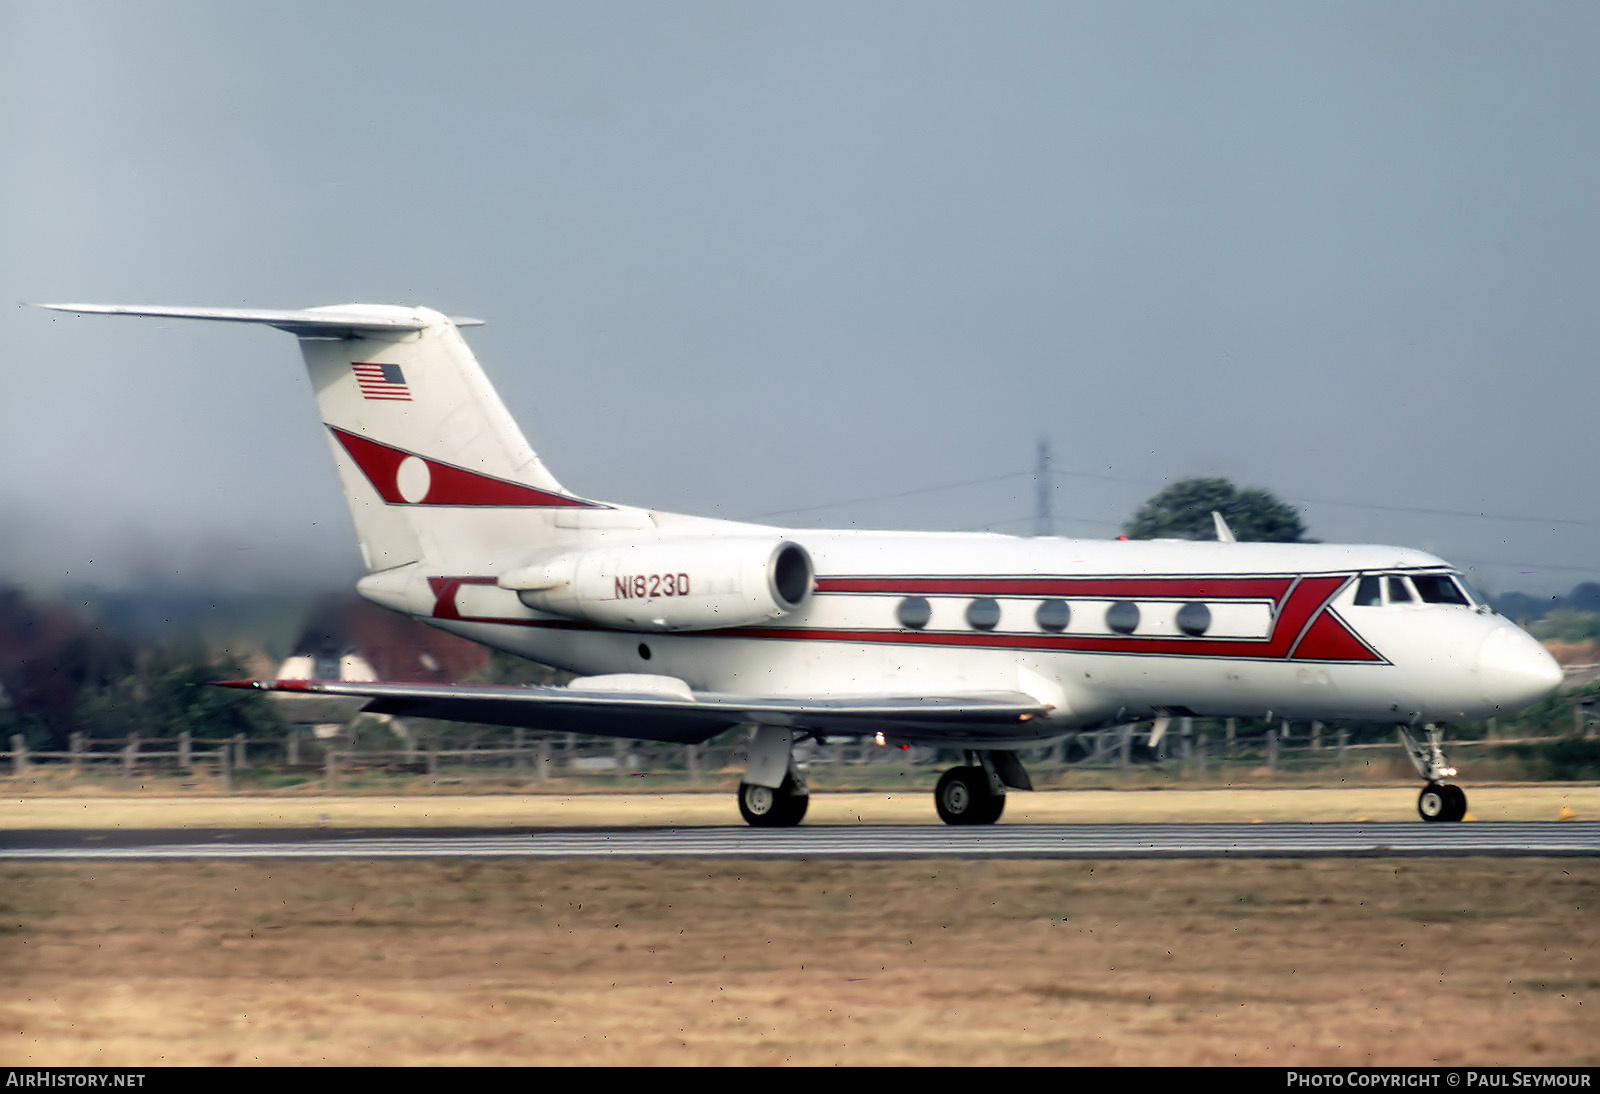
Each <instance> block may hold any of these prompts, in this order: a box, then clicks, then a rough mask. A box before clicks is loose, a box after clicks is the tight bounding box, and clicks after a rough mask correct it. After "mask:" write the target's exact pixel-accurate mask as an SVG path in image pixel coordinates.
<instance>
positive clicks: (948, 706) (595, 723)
mask: <svg viewBox="0 0 1600 1094" xmlns="http://www.w3.org/2000/svg"><path fill="white" fill-rule="evenodd" d="M221 686H223V687H235V688H250V689H254V690H259V691H272V692H283V693H287V694H294V695H326V696H343V697H349V698H360V699H366V700H367V704H366V706H364V707H363V708H362V709H363V710H364V711H367V712H370V713H373V714H393V715H396V716H398V717H413V718H442V719H446V720H449V721H456V722H481V723H484V724H487V725H499V726H526V727H528V728H531V729H543V730H554V731H557V732H564V733H592V734H596V735H599V736H603V737H631V738H636V739H638V740H645V741H670V742H674V743H678V744H698V743H699V742H701V741H706V740H709V739H710V738H712V737H715V736H716V735H717V734H718V733H721V732H723V731H724V730H727V729H732V728H733V727H735V726H740V725H751V724H757V725H776V726H791V727H794V728H796V729H800V730H805V731H809V732H815V733H819V734H827V735H833V736H843V737H865V736H871V735H872V734H875V733H879V732H882V733H888V734H890V735H892V736H896V737H900V738H911V739H917V740H925V741H929V742H937V741H940V740H970V739H972V738H982V737H989V736H993V737H994V738H995V739H996V740H997V741H999V740H1014V739H1019V738H1022V739H1032V738H1035V737H1037V736H1039V734H1037V733H1035V732H1032V731H1030V729H1029V727H1028V723H1029V722H1031V721H1033V720H1034V719H1035V718H1040V717H1043V716H1044V715H1046V714H1048V713H1049V712H1050V709H1051V708H1050V707H1049V706H1047V705H1045V704H1043V703H1041V702H1039V701H1038V700H1037V699H1035V698H1034V697H1033V696H1031V695H1027V694H1025V693H1023V692H978V693H971V694H966V695H949V696H925V695H915V696H895V695H862V696H838V695H830V696H819V697H815V698H806V697H796V696H781V697H780V696H754V695H735V694H727V693H723V692H705V691H702V692H691V691H689V690H688V689H687V688H686V687H685V688H683V689H682V690H681V691H676V690H673V691H662V690H657V689H652V688H644V689H639V690H626V689H618V690H614V689H613V688H611V687H609V686H608V687H597V688H594V689H586V688H582V687H537V686H493V685H471V684H389V683H370V682H357V681H345V680H230V681H227V682H225V683H223V684H222V685H221Z"/></svg>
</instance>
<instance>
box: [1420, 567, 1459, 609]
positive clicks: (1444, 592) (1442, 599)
mask: <svg viewBox="0 0 1600 1094" xmlns="http://www.w3.org/2000/svg"><path fill="white" fill-rule="evenodd" d="M1411 584H1413V585H1415V586H1416V588H1417V595H1418V596H1419V597H1421V598H1422V602H1423V603H1424V604H1460V605H1461V606H1462V607H1467V606H1469V603H1470V602H1469V601H1468V600H1467V598H1466V595H1465V594H1464V593H1462V591H1461V590H1460V589H1459V588H1457V586H1456V583H1455V582H1454V581H1452V580H1450V575H1449V574H1412V575H1411Z"/></svg>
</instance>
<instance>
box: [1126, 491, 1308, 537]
mask: <svg viewBox="0 0 1600 1094" xmlns="http://www.w3.org/2000/svg"><path fill="white" fill-rule="evenodd" d="M1213 510H1215V511H1216V512H1218V513H1221V514H1222V519H1223V520H1225V521H1227V522H1228V527H1229V528H1231V529H1233V534H1234V536H1235V537H1236V538H1238V539H1240V540H1255V541H1259V542H1266V543H1305V542H1307V539H1306V527H1305V525H1304V524H1302V523H1301V521H1300V514H1299V512H1298V511H1297V510H1296V509H1295V508H1294V506H1292V505H1288V504H1286V503H1284V502H1282V501H1279V500H1278V499H1277V498H1276V497H1275V496H1274V495H1273V494H1272V493H1271V492H1270V491H1267V490H1262V489H1260V488H1258V487H1253V486H1252V487H1246V488H1245V489H1243V490H1241V489H1239V488H1238V487H1237V486H1235V485H1233V483H1231V482H1229V481H1228V480H1227V479H1182V480H1180V481H1178V482H1175V483H1173V484H1172V485H1171V486H1169V487H1167V488H1166V489H1165V490H1163V491H1161V492H1160V493H1159V494H1157V495H1156V496H1155V497H1153V498H1151V499H1150V500H1149V501H1147V502H1145V503H1144V505H1142V506H1140V508H1139V511H1138V512H1137V513H1135V514H1134V515H1133V519H1132V520H1130V521H1128V523H1127V524H1125V525H1123V526H1122V530H1123V532H1124V534H1126V535H1127V536H1128V538H1129V539H1215V538H1216V534H1217V533H1216V526H1215V524H1214V523H1213V522H1212V520H1211V513H1212V511H1213Z"/></svg>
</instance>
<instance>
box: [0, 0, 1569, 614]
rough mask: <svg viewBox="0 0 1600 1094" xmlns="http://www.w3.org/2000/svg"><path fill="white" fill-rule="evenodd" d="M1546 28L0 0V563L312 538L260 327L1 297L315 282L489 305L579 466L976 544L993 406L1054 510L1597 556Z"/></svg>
mask: <svg viewBox="0 0 1600 1094" xmlns="http://www.w3.org/2000/svg"><path fill="white" fill-rule="evenodd" d="M1597 42H1600V7H1597V6H1596V5H1594V4H1592V3H1572V4H1556V3H1534V4H1504V3H1495V4H1468V3H1460V2H1441V3H1421V2H1418V3H1404V4H1395V3H1375V4H1360V3H1350V2H1340V3H1330V4H1316V3H1293V4H1284V3H1281V2H1269V3H1262V4H1250V3H1242V2H1238V0H1227V2H1224V3H1211V4H1207V3H1143V4H1140V3H1132V4H1130V3H1110V2H1108V3H1092V4H1090V3H1085V4H1075V3H1064V2H1060V0H1057V2H1050V3H1040V4H1025V3H983V4H977V3H962V4H940V3H930V2H927V0H917V2H911V3H872V2H863V0H853V2H850V3H838V4H834V3H777V2H771V3H765V2H733V3H688V2H684V3H669V2H638V3H603V2H584V3H559V4H554V3H492V4H491V3H480V4H474V3H464V2H460V0H457V2H454V3H404V2H395V0H387V2H383V3H327V2H322V3H296V2H288V0H275V2H274V3H271V4H219V3H161V2H153V0H140V2H139V3H137V4H133V3H120V2H108V3H74V2H66V0H47V2H32V0H0V88H3V97H0V138H3V142H4V143H3V148H4V155H5V164H6V167H5V170H4V171H3V172H0V214H3V216H0V298H3V299H5V300H7V301H9V302H10V304H8V306H7V307H5V308H4V309H0V323H3V324H4V330H3V337H4V340H5V345H6V347H7V359H6V360H5V362H4V365H3V368H4V373H3V374H4V379H5V389H4V391H5V395H4V398H3V399H0V455H3V457H4V466H5V471H4V473H3V474H0V513H3V514H4V516H3V517H0V572H6V571H9V572H11V573H17V574H21V575H23V576H25V577H27V578H29V579H30V580H36V581H58V580H69V581H76V580H91V581H93V580H100V581H113V580H122V579H126V578H127V577H129V576H146V577H150V576H155V575H161V574H167V575H170V576H172V577H173V578H175V579H178V580H188V579H194V580H199V579H200V578H201V577H203V576H206V575H208V574H209V573H210V572H212V571H216V570H219V569H220V570H223V571H225V572H232V573H236V574H237V575H239V576H240V577H241V578H244V577H256V576H260V575H270V576H273V577H275V578H276V579H277V580H281V581H289V580H291V579H292V578H293V577H296V576H298V577H303V578H304V579H306V580H307V581H313V582H315V581H324V580H326V581H337V580H340V579H342V578H344V577H346V576H347V575H348V574H349V573H351V572H353V571H354V570H355V568H356V552H355V548H354V541H353V535H352V533H351V531H350V527H349V522H348V518H347V517H346V515H345V512H344V508H343V503H342V500H341V498H340V496H339V493H338V488H337V485H336V481H335V478H334V475H333V472H332V464H331V461H330V459H329V456H328V452H327V447H326V444H325V442H324V440H323V438H322V436H321V433H320V428H319V426H318V425H317V422H316V418H315V413H314V408H313V406H312V403H311V400H310V395H309V392H308V389H307V384H306V382H305V379H304V375H303V372H302V369H301V366H300V363H299V355H298V352H297V351H296V348H295V345H294V342H293V340H292V339H291V338H290V337H289V336H287V335H284V334H281V333H278V332H276V331H268V330H262V329H254V328H238V327H213V326H210V325H207V324H195V323H179V322H167V323H163V322H157V321H154V320H143V321H140V320H125V319H124V320H119V319H93V318H78V317H70V316H57V315H54V314H52V313H47V312H41V311H38V310H34V309H27V308H22V307H20V306H14V305H16V304H17V303H18V302H22V301H56V300H73V301H80V300H81V301H100V302H114V303H168V304H210V305H227V306H251V307H300V306H310V305H317V304H331V303H341V302H347V301H364V302H377V303H402V304H426V305H429V306H432V307H437V308H439V309H441V310H444V311H447V312H452V313H455V314H464V315H474V316H480V317H482V318H484V319H486V320H488V322H489V325H488V326H487V327H484V328H482V329H480V330H477V331H475V332H472V333H471V334H470V338H471V341H472V342H473V344H474V346H475V348H476V350H477V352H478V356H479V359H480V360H481V361H482V362H483V364H484V366H485V368H486V369H487V371H488V372H489V374H490V377H491V379H492V380H493V381H494V382H495V383H496V384H497V386H498V387H499V389H500V392H501V394H502V395H503V397H504V398H505V400H506V402H507V404H508V405H509V406H510V408H511V410H512V412H513V413H514V414H515V415H516V416H517V417H518V419H519V420H520V421H521V423H522V425H523V428H524V430H525V432H527V434H528V436H529V439H530V440H531V441H532V442H533V445H534V447H535V448H536V449H537V450H538V451H539V452H540V453H541V455H543V456H544V457H545V459H546V462H547V463H548V464H549V465H550V467H551V468H552V470H553V471H554V472H555V473H556V475H557V476H558V477H559V478H561V479H562V481H563V482H564V483H565V484H566V485H567V486H568V487H569V488H570V489H573V490H575V491H578V492H580V493H583V494H585V495H587V496H590V497H597V498H602V499H607V500H614V501H623V502H631V503H636V504H644V505H653V506H657V507H661V508H670V509H677V510H681V511H687V512H695V513H704V514H708V515H719V516H726V517H757V516H760V517H766V518H768V519H772V520H773V521H775V522H783V521H788V522H792V523H796V524H801V525H811V526H819V525H830V526H844V527H850V526H857V527H871V526H883V527H902V528H906V527H927V528H985V527H988V528H993V529H995V530H997V531H1014V532H1021V533H1026V532H1028V531H1029V530H1030V529H1031V527H1032V513H1033V510H1034V483H1033V480H1032V478H1031V476H1030V472H1031V469H1032V465H1033V459H1034V446H1035V444H1036V442H1037V440H1038V439H1039V438H1041V437H1044V438H1048V439H1049V440H1050V442H1051V444H1052V446H1053V449H1054V454H1055V466H1056V468H1057V469H1058V471H1059V472H1060V474H1059V475H1058V476H1056V479H1055V492H1054V495H1053V497H1054V509H1055V512H1056V515H1057V527H1058V529H1059V530H1060V531H1061V532H1063V533H1066V534H1081V535H1092V536H1104V535H1112V534H1115V532H1116V526H1117V525H1118V524H1119V523H1120V522H1122V521H1123V520H1125V519H1126V518H1127V517H1128V516H1129V515H1130V514H1131V512H1132V511H1133V509H1134V508H1136V507H1137V505H1138V504H1139V503H1140V502H1141V501H1142V500H1143V499H1144V498H1146V497H1148V496H1149V495H1150V494H1152V493H1154V492H1155V491H1156V490H1158V489H1160V488H1161V487H1162V486H1163V485H1164V484H1165V483H1167V482H1170V481H1171V480H1173V479H1175V478H1181V477H1185V476H1190V475H1197V474H1205V475H1225V476H1229V477H1231V478H1233V479H1235V480H1236V481H1237V482H1239V483H1240V484H1242V485H1259V486H1264V487H1267V488H1269V489H1271V490H1273V491H1275V492H1277V493H1278V494H1279V495H1280V496H1282V497H1284V498H1286V499H1288V500H1292V501H1294V502H1295V503H1297V504H1302V505H1303V506H1304V508H1305V519H1306V521H1307V523H1308V525H1309V526H1310V529H1311V532H1312V534H1313V535H1316V536H1318V537H1319V538H1322V539H1324V540H1329V541H1358V542H1386V543H1397V544H1403V545H1407V546H1414V547H1421V548H1424V549H1428V550H1433V551H1435V552H1438V553H1440V554H1442V555H1444V556H1445V557H1447V558H1451V559H1453V560H1456V561H1458V562H1460V563H1462V564H1464V565H1467V566H1470V567H1472V569H1473V572H1474V574H1475V575H1476V576H1477V577H1478V579H1479V580H1480V583H1482V584H1484V585H1486V586H1488V587H1490V588H1493V589H1496V590H1500V591H1504V590H1508V589H1513V588H1522V589H1526V590H1546V591H1559V590H1565V589H1566V588H1568V587H1570V586H1571V585H1573V584H1574V583H1576V582H1578V581H1580V580H1592V579H1600V514H1597V512H1596V504H1595V502H1596V497H1597V488H1596V474H1595V471H1596V464H1597V453H1596V441H1597V430H1596V404H1597V400H1596V395H1597V392H1600V373H1597V369H1596V360H1595V359H1596V356H1597V352H1600V350H1597V347H1600V307H1597V302H1600V66H1597V65H1596V63H1595V47H1596V43H1597ZM973 480H984V481H981V482H978V483H977V484H976V485H969V486H964V487H958V488H952V489H932V488H937V487H945V486H951V485H952V484H959V483H968V482H972V481H973ZM908 492H914V493H908ZM896 494H904V495H906V496H902V497H899V498H895V499H892V500H880V501H869V502H860V503H856V504H847V505H838V504H834V503H839V502H846V501H851V500H852V499H860V498H878V497H882V496H885V495H896ZM822 506H829V507H828V508H820V507H822ZM1509 518H1520V519H1509Z"/></svg>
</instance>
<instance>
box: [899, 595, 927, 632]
mask: <svg viewBox="0 0 1600 1094" xmlns="http://www.w3.org/2000/svg"><path fill="white" fill-rule="evenodd" d="M895 616H896V618H898V619H899V620H900V625H901V626H902V627H910V628H911V629H912V630H914V631H920V630H921V629H922V628H923V627H926V626H927V625H928V620H929V619H932V618H933V609H932V608H931V607H930V606H929V605H928V598H927V597H924V596H908V597H906V598H905V599H904V600H902V601H901V602H900V606H899V607H898V608H896V609H895Z"/></svg>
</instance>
